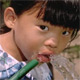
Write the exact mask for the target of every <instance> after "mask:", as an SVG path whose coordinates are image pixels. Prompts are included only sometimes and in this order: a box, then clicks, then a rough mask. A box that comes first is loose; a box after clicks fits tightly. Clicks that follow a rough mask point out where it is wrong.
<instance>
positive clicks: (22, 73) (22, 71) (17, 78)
mask: <svg viewBox="0 0 80 80" xmlns="http://www.w3.org/2000/svg"><path fill="white" fill-rule="evenodd" d="M38 63H39V62H38V61H37V60H36V59H34V60H32V61H30V62H29V63H28V64H27V65H25V66H24V67H23V68H21V69H20V70H19V71H18V72H17V73H15V74H14V75H13V76H12V77H11V78H10V79H9V80H20V79H21V78H22V77H23V76H25V75H26V74H27V73H28V72H29V71H30V70H32V69H33V68H34V67H35V66H37V65H38Z"/></svg>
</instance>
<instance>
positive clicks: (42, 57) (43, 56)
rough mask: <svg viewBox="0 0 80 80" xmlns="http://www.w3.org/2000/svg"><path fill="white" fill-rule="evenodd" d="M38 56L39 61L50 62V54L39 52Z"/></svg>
mask: <svg viewBox="0 0 80 80" xmlns="http://www.w3.org/2000/svg"><path fill="white" fill-rule="evenodd" d="M37 58H38V60H39V62H49V61H50V55H49V54H38V56H37Z"/></svg>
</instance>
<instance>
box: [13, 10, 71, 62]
mask: <svg viewBox="0 0 80 80" xmlns="http://www.w3.org/2000/svg"><path fill="white" fill-rule="evenodd" d="M37 13H38V11H36V12H35V13H33V14H28V13H27V12H24V13H23V14H22V15H21V16H20V17H17V19H16V22H15V25H14V40H15V42H16V44H17V46H18V48H19V50H20V51H21V52H22V53H23V55H24V56H25V57H26V58H27V59H29V60H30V59H33V58H37V59H39V61H40V62H48V61H50V59H49V56H50V55H55V54H59V53H60V52H61V51H62V50H64V48H65V47H66V45H67V43H68V42H69V40H70V38H71V34H72V30H70V29H68V28H67V29H66V28H63V27H60V26H54V25H50V24H49V23H48V22H44V21H43V20H41V19H38V18H36V15H37Z"/></svg>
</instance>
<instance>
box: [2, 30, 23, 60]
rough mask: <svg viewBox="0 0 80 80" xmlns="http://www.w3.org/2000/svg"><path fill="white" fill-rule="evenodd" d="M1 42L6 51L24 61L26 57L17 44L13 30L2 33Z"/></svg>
mask: <svg viewBox="0 0 80 80" xmlns="http://www.w3.org/2000/svg"><path fill="white" fill-rule="evenodd" d="M0 44H1V46H2V48H3V49H4V51H6V52H7V53H8V54H10V55H11V56H13V57H14V58H15V59H17V60H18V61H23V60H24V59H25V58H24V56H23V54H22V53H21V51H20V50H19V49H18V47H17V46H16V43H15V41H14V38H13V31H12V30H11V31H10V32H8V33H6V34H2V35H0Z"/></svg>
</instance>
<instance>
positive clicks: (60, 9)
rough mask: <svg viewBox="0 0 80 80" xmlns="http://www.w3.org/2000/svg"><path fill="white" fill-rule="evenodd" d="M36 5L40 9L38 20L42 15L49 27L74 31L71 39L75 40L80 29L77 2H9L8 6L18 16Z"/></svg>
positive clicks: (64, 0)
mask: <svg viewBox="0 0 80 80" xmlns="http://www.w3.org/2000/svg"><path fill="white" fill-rule="evenodd" d="M37 4H39V8H38V9H40V11H39V13H38V15H37V17H38V18H40V16H41V15H43V14H42V13H44V15H43V17H42V19H43V21H47V22H49V23H50V24H51V25H58V26H64V27H69V28H72V29H74V31H73V34H72V39H74V38H75V36H76V34H77V32H78V30H79V29H80V27H79V0H31V1H29V0H11V4H10V6H11V7H12V8H13V9H14V11H15V13H16V15H17V16H20V15H21V14H22V13H23V12H24V11H27V10H31V9H32V8H33V7H34V6H35V5H37ZM32 10H33V9H32Z"/></svg>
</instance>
